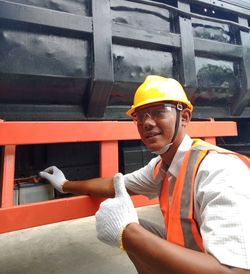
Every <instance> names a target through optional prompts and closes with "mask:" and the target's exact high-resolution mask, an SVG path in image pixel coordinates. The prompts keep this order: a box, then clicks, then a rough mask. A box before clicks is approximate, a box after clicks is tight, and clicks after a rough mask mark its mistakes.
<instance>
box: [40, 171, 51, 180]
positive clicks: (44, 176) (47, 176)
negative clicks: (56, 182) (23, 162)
mask: <svg viewBox="0 0 250 274" xmlns="http://www.w3.org/2000/svg"><path fill="white" fill-rule="evenodd" d="M39 175H40V177H42V178H44V179H47V180H49V179H50V177H51V176H52V175H51V174H49V173H48V172H45V171H41V172H39Z"/></svg>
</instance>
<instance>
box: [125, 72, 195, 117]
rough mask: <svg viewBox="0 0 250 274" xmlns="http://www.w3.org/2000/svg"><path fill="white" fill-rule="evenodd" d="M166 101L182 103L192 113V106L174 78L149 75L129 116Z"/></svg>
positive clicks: (140, 88)
mask: <svg viewBox="0 0 250 274" xmlns="http://www.w3.org/2000/svg"><path fill="white" fill-rule="evenodd" d="M164 101H172V102H176V103H182V104H184V105H186V106H187V107H188V108H189V109H190V110H191V111H192V110H193V106H192V104H191V103H190V101H189V100H188V98H187V95H186V93H185V91H184V90H183V87H182V86H181V84H180V83H179V82H178V81H176V80H175V79H172V78H165V77H162V76H157V75H149V76H147V77H146V79H145V81H144V82H143V83H142V84H141V85H140V86H139V87H138V89H137V90H136V92H135V96H134V104H133V105H132V106H131V108H130V109H129V110H128V111H127V115H128V116H131V115H132V114H133V113H134V112H135V109H136V108H138V107H141V106H144V105H147V104H152V103H157V102H164Z"/></svg>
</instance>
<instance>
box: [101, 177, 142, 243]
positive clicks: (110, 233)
mask: <svg viewBox="0 0 250 274" xmlns="http://www.w3.org/2000/svg"><path fill="white" fill-rule="evenodd" d="M114 187H115V198H112V199H107V200H106V201H104V202H102V203H101V205H100V208H99V210H98V211H97V213H96V231H97V238H98V239H99V240H101V241H102V242H104V243H106V244H108V245H111V246H117V247H120V244H121V243H120V238H121V237H120V236H121V233H122V231H123V229H124V228H125V227H126V226H127V225H128V224H130V223H139V221H138V216H137V213H136V210H135V208H134V205H133V203H132V200H131V198H130V196H129V195H128V193H127V190H126V188H125V184H124V178H123V175H122V174H121V173H118V174H116V175H115V177H114Z"/></svg>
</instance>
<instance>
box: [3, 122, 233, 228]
mask: <svg viewBox="0 0 250 274" xmlns="http://www.w3.org/2000/svg"><path fill="white" fill-rule="evenodd" d="M187 131H188V133H189V134H190V136H191V137H200V138H202V139H204V140H207V141H210V142H212V143H216V136H236V135H237V127H236V123H235V122H214V121H204V122H191V123H190V125H189V126H188V128H187ZM138 139H140V136H139V134H138V132H137V129H136V126H135V124H134V123H133V122H117V121H112V122H111V121H110V122H108V121H105V122H101V121H99V122H4V121H1V122H0V146H4V157H3V168H2V174H1V178H2V179H1V189H2V191H1V195H2V196H1V208H0V220H1V221H0V233H4V232H9V231H13V230H19V229H24V228H29V227H34V226H39V225H44V224H49V223H54V222H60V221H65V220H71V219H75V218H81V217H86V216H91V215H93V214H95V212H96V210H97V209H98V207H99V204H100V202H101V201H102V199H99V198H98V199H97V198H92V197H89V196H75V197H69V198H62V199H55V200H49V201H45V202H38V203H32V204H26V205H18V206H13V187H14V169H15V148H16V145H25V144H49V143H66V142H91V141H98V142H100V176H103V177H104V176H112V175H113V174H115V173H116V172H118V168H119V167H118V163H119V161H118V141H119V140H138ZM132 200H133V202H134V204H135V206H144V205H151V204H155V203H157V202H158V199H154V200H150V201H149V200H148V199H147V198H145V197H143V196H135V197H132Z"/></svg>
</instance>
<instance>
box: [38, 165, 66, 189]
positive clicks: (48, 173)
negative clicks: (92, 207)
mask: <svg viewBox="0 0 250 274" xmlns="http://www.w3.org/2000/svg"><path fill="white" fill-rule="evenodd" d="M39 175H40V176H41V177H42V178H44V179H47V180H48V181H49V182H50V183H51V184H52V185H53V187H54V188H55V189H57V190H58V191H59V192H61V193H67V192H64V191H63V189H62V188H63V185H64V183H65V182H67V181H68V180H67V179H66V178H65V176H64V174H63V172H62V171H61V170H60V169H59V168H57V167H56V166H50V167H48V168H46V169H45V170H43V171H41V172H39Z"/></svg>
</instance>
